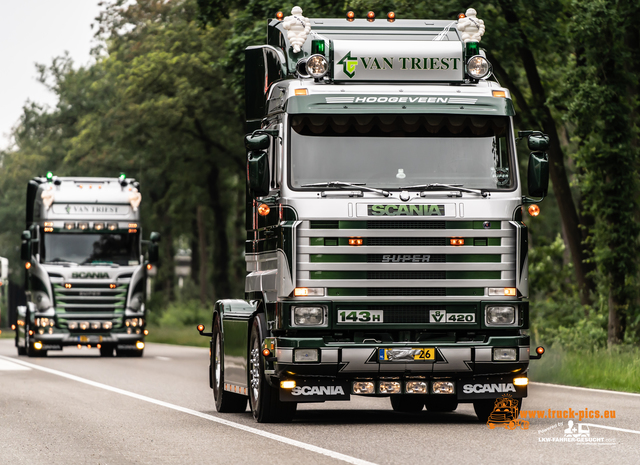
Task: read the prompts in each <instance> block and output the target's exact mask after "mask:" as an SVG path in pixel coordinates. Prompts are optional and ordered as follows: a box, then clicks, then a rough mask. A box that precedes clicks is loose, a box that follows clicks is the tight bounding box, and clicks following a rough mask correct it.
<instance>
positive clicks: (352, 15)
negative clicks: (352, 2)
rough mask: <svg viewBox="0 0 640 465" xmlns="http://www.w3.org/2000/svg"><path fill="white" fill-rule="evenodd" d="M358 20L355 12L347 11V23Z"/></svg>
mask: <svg viewBox="0 0 640 465" xmlns="http://www.w3.org/2000/svg"><path fill="white" fill-rule="evenodd" d="M354 19H356V14H355V13H354V12H353V11H347V21H353V20H354Z"/></svg>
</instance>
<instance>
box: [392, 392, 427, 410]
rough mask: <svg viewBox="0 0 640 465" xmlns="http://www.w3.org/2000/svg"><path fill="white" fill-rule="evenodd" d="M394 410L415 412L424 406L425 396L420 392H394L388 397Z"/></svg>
mask: <svg viewBox="0 0 640 465" xmlns="http://www.w3.org/2000/svg"><path fill="white" fill-rule="evenodd" d="M390 400H391V408H392V409H393V410H394V412H402V413H416V412H420V411H421V410H422V409H423V408H424V403H425V396H423V395H420V394H396V395H393V396H391V397H390Z"/></svg>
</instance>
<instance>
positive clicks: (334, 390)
mask: <svg viewBox="0 0 640 465" xmlns="http://www.w3.org/2000/svg"><path fill="white" fill-rule="evenodd" d="M291 395H294V396H343V395H344V389H342V386H296V387H294V388H293V389H292V390H291Z"/></svg>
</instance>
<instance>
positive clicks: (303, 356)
mask: <svg viewBox="0 0 640 465" xmlns="http://www.w3.org/2000/svg"><path fill="white" fill-rule="evenodd" d="M293 354H294V355H293V359H294V360H295V361H296V362H317V361H318V349H296V350H294V351H293Z"/></svg>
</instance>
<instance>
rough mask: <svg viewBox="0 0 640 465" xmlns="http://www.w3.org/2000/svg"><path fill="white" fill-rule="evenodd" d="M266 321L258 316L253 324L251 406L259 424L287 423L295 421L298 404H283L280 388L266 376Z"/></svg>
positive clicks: (250, 379)
mask: <svg viewBox="0 0 640 465" xmlns="http://www.w3.org/2000/svg"><path fill="white" fill-rule="evenodd" d="M264 328H265V319H264V315H263V314H258V315H256V316H255V318H254V319H253V323H252V324H251V337H250V338H249V354H248V355H249V360H248V365H249V366H248V368H249V373H248V375H249V379H248V381H249V383H248V384H249V404H250V405H251V412H252V413H253V418H255V420H256V421H257V422H258V423H286V422H290V421H291V420H292V419H293V416H294V415H295V413H296V408H297V406H298V404H297V403H296V402H281V401H280V392H279V388H278V387H274V386H271V385H270V384H269V383H268V381H267V379H266V377H265V374H264V357H262V354H261V352H262V341H263V340H264V338H265V337H266V331H265V330H264Z"/></svg>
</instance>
